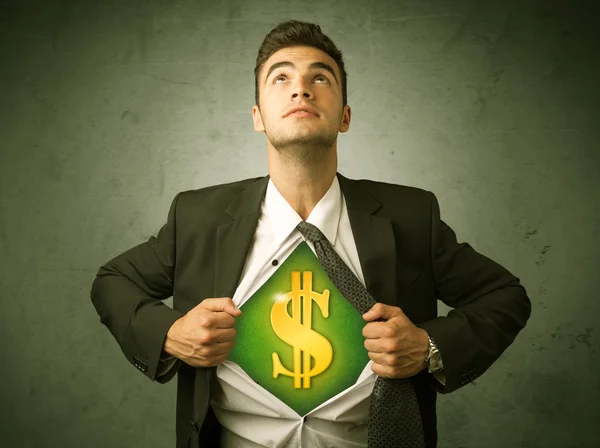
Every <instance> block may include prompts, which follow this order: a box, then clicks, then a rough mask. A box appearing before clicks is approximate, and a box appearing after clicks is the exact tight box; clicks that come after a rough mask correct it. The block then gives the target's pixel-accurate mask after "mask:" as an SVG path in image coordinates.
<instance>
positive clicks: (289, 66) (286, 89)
mask: <svg viewBox="0 0 600 448" xmlns="http://www.w3.org/2000/svg"><path fill="white" fill-rule="evenodd" d="M280 64H281V65H280ZM259 87H260V90H259V91H260V96H259V103H260V104H259V105H260V110H259V108H258V107H257V106H256V105H255V106H254V107H253V108H252V117H253V120H254V129H255V130H256V131H257V132H263V131H264V132H265V134H266V136H267V140H268V142H269V144H270V145H271V146H273V147H274V148H275V149H277V150H278V151H280V152H283V151H299V150H302V149H304V150H307V151H309V150H310V149H316V150H319V149H320V150H321V151H322V150H323V148H331V147H333V146H335V144H336V143H337V135H338V132H346V131H347V130H348V128H349V127H350V106H348V105H347V106H346V107H345V108H343V109H342V85H341V73H340V71H339V68H338V66H337V64H336V63H335V61H334V60H333V59H332V58H331V57H330V56H329V55H328V54H327V53H324V52H322V51H321V50H318V49H316V48H312V47H291V48H284V49H281V50H279V51H277V52H276V53H274V54H273V55H272V56H271V57H270V58H269V59H268V60H267V61H266V62H265V64H264V66H263V68H262V70H261V73H260V77H259ZM296 107H306V108H308V109H310V110H312V111H313V112H314V114H310V113H308V114H307V113H295V114H291V115H288V114H289V112H290V111H291V110H292V109H294V108H296Z"/></svg>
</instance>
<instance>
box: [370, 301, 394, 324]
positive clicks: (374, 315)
mask: <svg viewBox="0 0 600 448" xmlns="http://www.w3.org/2000/svg"><path fill="white" fill-rule="evenodd" d="M399 310H400V309H399V308H397V307H395V306H389V305H385V304H383V303H376V304H375V305H373V307H372V308H371V309H370V310H369V311H367V312H366V313H365V314H363V319H365V320H366V321H369V322H372V321H374V320H388V319H391V318H392V317H394V316H397V315H398V311H399Z"/></svg>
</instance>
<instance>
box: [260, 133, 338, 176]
mask: <svg viewBox="0 0 600 448" xmlns="http://www.w3.org/2000/svg"><path fill="white" fill-rule="evenodd" d="M265 134H266V135H267V138H268V139H269V141H270V142H271V145H272V146H273V147H274V148H275V150H276V151H277V153H278V154H279V156H280V157H281V159H282V161H284V162H286V163H289V164H291V165H293V166H295V167H297V168H309V169H311V170H317V171H318V170H319V168H321V167H323V164H324V162H325V161H327V160H328V159H329V158H330V157H331V153H332V152H333V145H334V143H335V141H336V138H337V133H327V132H326V131H320V132H318V133H313V134H303V135H300V136H292V137H290V136H287V135H282V134H280V133H276V132H274V133H267V132H266V131H265Z"/></svg>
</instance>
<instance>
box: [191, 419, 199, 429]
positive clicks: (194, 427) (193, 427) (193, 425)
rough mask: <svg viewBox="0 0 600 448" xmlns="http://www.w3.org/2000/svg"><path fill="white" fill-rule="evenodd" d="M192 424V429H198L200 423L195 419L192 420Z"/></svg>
mask: <svg viewBox="0 0 600 448" xmlns="http://www.w3.org/2000/svg"><path fill="white" fill-rule="evenodd" d="M190 426H191V427H192V429H193V430H194V431H198V425H197V424H196V422H195V421H193V420H192V421H191V422H190Z"/></svg>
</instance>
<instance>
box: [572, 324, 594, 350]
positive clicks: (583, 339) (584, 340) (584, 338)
mask: <svg viewBox="0 0 600 448" xmlns="http://www.w3.org/2000/svg"><path fill="white" fill-rule="evenodd" d="M592 331H594V329H593V328H586V329H585V334H578V335H577V337H575V340H576V341H577V342H579V343H580V344H585V345H587V346H588V348H592V345H591V344H590V341H589V339H590V337H591V335H590V333H591V332H592Z"/></svg>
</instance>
